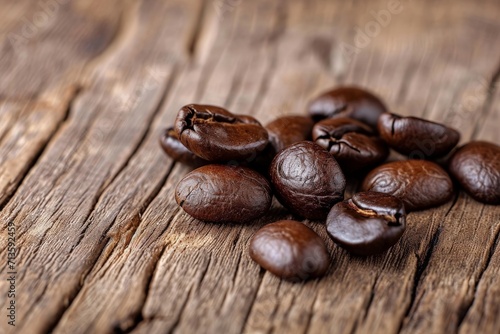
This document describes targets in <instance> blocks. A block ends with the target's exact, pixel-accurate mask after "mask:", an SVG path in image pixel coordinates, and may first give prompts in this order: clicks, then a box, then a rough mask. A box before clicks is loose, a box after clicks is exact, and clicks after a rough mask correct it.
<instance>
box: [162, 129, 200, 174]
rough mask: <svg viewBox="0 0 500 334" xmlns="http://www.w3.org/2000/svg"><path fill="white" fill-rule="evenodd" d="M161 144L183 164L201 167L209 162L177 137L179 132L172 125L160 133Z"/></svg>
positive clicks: (166, 151)
mask: <svg viewBox="0 0 500 334" xmlns="http://www.w3.org/2000/svg"><path fill="white" fill-rule="evenodd" d="M160 146H161V148H162V149H163V151H165V153H166V154H167V155H168V156H169V157H171V158H172V159H174V160H175V161H179V162H182V163H183V164H186V165H189V166H193V167H200V166H203V165H206V164H207V163H208V161H206V160H203V159H201V158H199V157H197V156H196V155H195V154H194V153H193V152H191V151H190V150H189V149H188V148H187V147H186V146H184V145H183V144H182V143H181V142H180V141H179V139H178V138H177V133H176V132H175V130H174V128H172V127H170V128H168V129H165V130H163V131H162V133H161V135H160Z"/></svg>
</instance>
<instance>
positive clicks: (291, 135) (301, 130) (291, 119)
mask: <svg viewBox="0 0 500 334" xmlns="http://www.w3.org/2000/svg"><path fill="white" fill-rule="evenodd" d="M313 125H314V122H313V120H312V119H311V118H310V117H307V116H283V117H279V118H277V119H275V120H274V121H272V122H271V123H269V124H268V125H266V129H267V132H268V133H269V142H270V144H271V145H272V146H273V147H274V150H275V151H276V152H279V151H281V150H282V149H284V148H285V147H288V146H290V145H292V144H295V143H297V142H299V141H303V140H309V139H310V138H311V130H312V127H313Z"/></svg>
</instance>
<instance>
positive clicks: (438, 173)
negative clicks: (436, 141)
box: [361, 160, 453, 211]
mask: <svg viewBox="0 0 500 334" xmlns="http://www.w3.org/2000/svg"><path fill="white" fill-rule="evenodd" d="M361 190H363V191H377V192H381V193H385V194H390V195H393V196H396V197H399V198H400V199H401V200H402V201H403V203H404V204H405V209H406V211H413V210H422V209H426V208H430V207H433V206H438V205H441V204H443V203H446V202H447V201H448V200H449V199H450V198H451V197H452V195H453V184H452V182H451V179H450V177H449V176H448V173H446V171H445V170H444V169H442V168H441V167H440V166H439V165H437V164H435V163H433V162H431V161H427V160H405V161H394V162H389V163H387V164H384V165H381V166H379V167H377V168H375V169H374V170H372V171H371V172H370V173H368V175H367V176H366V177H365V179H364V181H363V184H362V186H361Z"/></svg>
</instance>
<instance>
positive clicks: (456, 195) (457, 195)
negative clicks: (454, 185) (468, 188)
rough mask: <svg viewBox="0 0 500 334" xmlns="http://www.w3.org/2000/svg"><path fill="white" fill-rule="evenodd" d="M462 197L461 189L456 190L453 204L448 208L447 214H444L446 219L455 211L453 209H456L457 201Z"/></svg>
mask: <svg viewBox="0 0 500 334" xmlns="http://www.w3.org/2000/svg"><path fill="white" fill-rule="evenodd" d="M459 196H460V190H459V189H456V191H455V196H454V197H453V202H452V203H451V205H450V207H449V208H448V210H446V213H445V214H444V218H446V217H448V215H449V214H450V212H451V210H453V208H454V207H455V205H456V204H457V201H458V197H459Z"/></svg>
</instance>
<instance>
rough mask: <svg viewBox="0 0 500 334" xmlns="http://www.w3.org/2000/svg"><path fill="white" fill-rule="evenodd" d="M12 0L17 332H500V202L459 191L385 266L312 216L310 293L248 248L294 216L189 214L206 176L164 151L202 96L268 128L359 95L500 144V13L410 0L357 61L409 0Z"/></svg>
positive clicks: (9, 149) (429, 214) (10, 109)
mask: <svg viewBox="0 0 500 334" xmlns="http://www.w3.org/2000/svg"><path fill="white" fill-rule="evenodd" d="M46 2H47V3H52V5H53V7H51V8H52V10H50V8H49V9H45V10H44V9H42V8H44V7H43V6H42V3H46ZM0 4H1V8H2V10H1V11H0V36H1V44H0V59H1V61H0V209H1V213H0V221H1V222H2V225H1V227H0V246H1V247H0V258H1V259H2V261H3V262H2V277H1V280H0V292H1V293H0V305H1V308H2V312H1V313H2V317H1V319H2V320H1V323H0V332H1V333H45V332H53V333H113V332H115V333H167V332H176V333H193V332H203V333H239V332H242V331H243V332H248V333H255V332H258V333H261V332H279V333H296V332H297V333H301V332H309V333H396V332H401V333H442V332H446V333H451V332H459V333H499V332H500V317H499V314H500V247H499V246H498V243H499V233H500V207H498V206H497V207H494V206H488V205H483V204H481V203H478V202H475V201H474V200H472V199H471V198H470V197H468V196H467V195H465V194H464V193H462V192H460V193H459V194H458V195H457V197H456V198H455V199H454V201H451V202H449V203H447V204H445V205H443V206H441V207H439V208H436V209H432V210H428V211H423V212H417V213H412V214H410V215H409V217H408V227H407V230H406V232H405V234H404V236H403V238H402V240H401V241H400V242H399V243H398V244H397V245H396V246H395V247H393V248H392V249H391V250H390V251H389V252H387V253H385V254H382V255H380V256H376V257H368V258H358V257H353V256H350V255H348V254H347V253H346V252H344V251H343V250H341V249H339V248H338V247H336V246H334V245H333V243H332V242H331V241H330V240H329V239H328V237H327V236H326V233H325V230H324V226H323V225H321V224H318V223H309V222H306V224H307V225H308V226H311V227H312V228H314V229H315V230H316V231H318V233H320V235H322V236H323V237H324V239H325V240H327V242H328V245H329V249H330V250H331V254H332V259H333V260H332V264H331V267H330V270H329V272H328V275H327V276H326V277H324V278H323V279H321V280H315V281H309V282H306V283H303V284H293V283H289V282H286V281H281V280H280V279H278V278H276V277H274V276H272V275H271V274H269V273H266V272H264V271H262V270H260V268H259V267H258V266H257V265H256V264H255V263H253V262H252V261H251V259H250V258H249V256H248V252H247V247H248V241H249V238H250V237H251V236H252V235H253V233H254V232H255V231H256V230H257V229H258V228H259V227H260V226H262V225H263V224H266V223H269V222H272V221H274V220H277V219H281V218H287V217H291V216H290V215H289V214H287V212H286V211H285V210H283V209H282V208H281V207H280V206H279V205H278V204H277V203H275V204H274V206H273V209H272V210H271V212H270V213H269V214H268V215H267V216H266V217H265V218H263V219H261V220H259V221H257V222H255V223H254V224H251V225H248V226H238V225H233V226H222V225H216V224H206V223H202V222H199V221H196V220H194V219H192V218H190V217H188V216H187V215H186V214H185V213H184V212H183V211H182V210H180V209H179V207H178V206H177V205H176V203H175V200H174V196H173V187H174V186H175V185H176V183H177V182H178V181H179V180H180V179H181V178H182V176H183V175H184V174H185V173H186V172H187V171H188V169H187V168H186V167H184V166H181V165H179V164H174V163H173V162H172V161H171V160H170V159H169V158H167V157H166V156H165V155H164V154H163V153H162V152H161V150H160V149H159V145H158V135H159V133H160V130H161V129H162V128H163V127H165V126H167V125H169V124H170V123H171V122H172V121H173V119H174V117H175V114H176V112H177V110H178V109H179V107H181V106H182V105H184V104H187V103H191V102H202V103H211V104H218V105H222V106H225V107H227V108H228V109H230V110H232V111H234V112H236V113H248V114H252V115H255V116H256V117H257V118H258V119H259V120H261V121H262V122H263V123H267V122H269V121H270V120H272V119H273V118H274V117H276V116H278V115H284V114H290V113H304V110H305V105H306V103H307V101H308V99H310V98H311V97H312V96H314V95H315V94H317V93H318V92H321V91H322V90H324V89H326V88H329V87H331V86H334V85H339V84H357V85H361V86H365V87H368V88H369V89H371V90H373V91H375V92H376V93H377V94H379V95H380V96H382V97H383V98H384V99H385V100H386V101H387V104H388V106H389V107H390V109H391V110H392V111H394V112H396V113H400V114H405V115H415V116H424V117H426V118H429V119H432V120H437V121H441V122H445V123H447V124H450V125H452V126H454V127H456V128H458V129H459V130H460V131H461V133H462V135H463V136H462V142H466V141H468V140H470V139H485V140H489V141H493V142H496V143H499V142H500V132H499V131H498V126H499V124H500V89H499V88H498V87H497V83H498V81H499V76H500V21H499V19H498V18H499V16H500V3H499V2H498V0H491V1H481V2H476V1H466V0H462V1H446V2H445V1H440V2H437V1H430V0H428V1H420V0H419V1H417V0H413V1H410V0H408V1H401V3H400V5H399V6H401V7H398V8H399V10H400V12H398V13H397V14H393V15H392V16H391V18H390V20H389V21H390V22H388V23H387V24H384V25H385V26H384V27H381V26H379V29H378V31H377V28H376V27H375V28H374V27H371V29H375V30H372V32H373V33H374V34H373V35H372V36H373V37H370V38H369V40H368V42H366V40H365V41H364V43H363V45H361V44H359V43H358V44H357V45H358V46H360V48H359V49H357V51H356V52H355V53H349V52H346V46H347V45H352V46H353V45H356V44H355V38H356V29H357V28H361V29H362V30H365V28H366V27H367V25H368V26H370V22H372V21H373V22H374V17H373V16H372V11H374V12H378V11H381V10H387V9H389V8H390V6H391V5H390V4H389V2H388V1H385V0H384V1H370V2H368V1H366V2H364V1H326V0H325V1H319V0H313V1H308V0H292V1H285V0H282V1H266V0H258V1H243V0H215V1H212V2H210V1H208V2H202V1H198V0H188V1H186V0H169V1H153V0H149V1H146V0H145V1H142V2H141V1H123V0H107V1H104V0H82V1H66V0H60V1H59V3H58V2H56V1H55V0H52V1H34V0H33V1H30V0H23V1H9V0H2V1H1V2H0ZM54 4H55V5H54ZM54 8H55V9H54ZM41 13H45V16H46V20H42V19H43V15H42V14H41ZM30 24H31V28H33V27H34V28H35V29H31V30H30ZM372 25H373V24H372ZM358 42H359V41H358ZM8 223H11V224H15V226H16V237H17V240H16V246H17V251H18V254H17V258H16V269H17V281H16V282H17V283H16V284H17V285H16V289H17V291H16V292H17V294H16V305H17V310H16V327H15V328H13V327H11V326H8V325H7V320H6V316H5V315H6V310H5V309H6V307H7V303H8V299H7V294H6V292H7V290H8V289H9V287H8V282H7V281H6V278H7V274H6V271H7V269H6V267H5V264H6V259H7V251H6V245H7V224H8Z"/></svg>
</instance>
